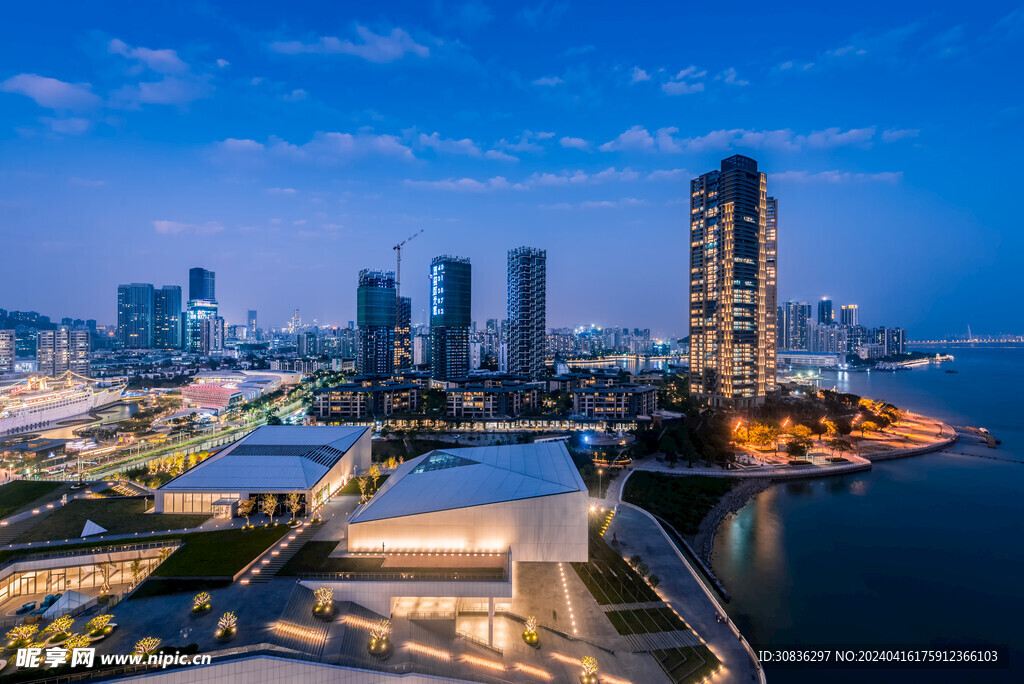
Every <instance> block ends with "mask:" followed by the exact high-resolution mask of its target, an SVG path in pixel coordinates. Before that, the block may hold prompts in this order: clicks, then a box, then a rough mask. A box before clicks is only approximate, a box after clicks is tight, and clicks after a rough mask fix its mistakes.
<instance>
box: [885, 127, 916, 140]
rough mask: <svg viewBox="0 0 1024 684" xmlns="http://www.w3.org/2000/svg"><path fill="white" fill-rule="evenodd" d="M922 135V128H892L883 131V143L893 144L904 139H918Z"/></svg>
mask: <svg viewBox="0 0 1024 684" xmlns="http://www.w3.org/2000/svg"><path fill="white" fill-rule="evenodd" d="M920 133H921V129H920V128H890V129H888V130H885V131H882V142H887V143H891V142H896V141H897V140H903V139H904V138H916V137H917V136H918V135H919V134H920Z"/></svg>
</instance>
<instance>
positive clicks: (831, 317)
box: [818, 297, 836, 325]
mask: <svg viewBox="0 0 1024 684" xmlns="http://www.w3.org/2000/svg"><path fill="white" fill-rule="evenodd" d="M835 322H836V312H835V311H834V310H833V309H832V300H831V299H826V298H824V297H822V298H821V300H820V301H819V302H818V323H819V324H820V325H831V324H833V323H835Z"/></svg>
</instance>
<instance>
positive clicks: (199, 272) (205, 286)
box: [188, 267, 217, 302]
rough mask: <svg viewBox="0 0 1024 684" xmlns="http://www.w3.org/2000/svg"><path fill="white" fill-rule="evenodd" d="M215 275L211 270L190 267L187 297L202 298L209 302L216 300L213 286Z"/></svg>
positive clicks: (191, 298) (190, 298)
mask: <svg viewBox="0 0 1024 684" xmlns="http://www.w3.org/2000/svg"><path fill="white" fill-rule="evenodd" d="M215 281H216V277H215V274H214V272H213V271H207V270H206V269H205V268H198V267H197V268H190V269H189V270H188V298H189V300H193V299H202V300H205V301H209V302H215V301H217V293H216V289H215V287H214V283H215Z"/></svg>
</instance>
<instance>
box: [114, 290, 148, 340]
mask: <svg viewBox="0 0 1024 684" xmlns="http://www.w3.org/2000/svg"><path fill="white" fill-rule="evenodd" d="M155 324H156V311H155V303H154V294H153V286H152V285H150V284H149V283H131V284H130V285H118V286H117V343H118V346H120V347H121V348H122V349H149V348H150V347H152V346H153V334H154V330H155Z"/></svg>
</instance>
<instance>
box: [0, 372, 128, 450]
mask: <svg viewBox="0 0 1024 684" xmlns="http://www.w3.org/2000/svg"><path fill="white" fill-rule="evenodd" d="M124 388H125V384H124V382H123V381H115V382H111V383H106V382H104V383H103V384H101V383H100V382H98V381H96V380H90V379H89V378H83V377H82V376H80V375H75V374H73V373H65V374H64V375H62V376H60V377H59V378H46V377H32V378H28V379H25V380H21V381H20V382H17V383H14V384H12V385H7V386H5V387H0V436H2V435H13V434H17V433H19V432H26V431H29V430H39V429H42V428H44V427H46V426H47V425H49V424H50V423H53V422H56V421H59V420H64V419H66V418H71V417H74V416H80V415H83V414H86V413H88V412H90V411H92V410H93V409H96V408H99V407H100V406H105V405H107V404H110V403H113V402H115V401H117V400H118V399H120V398H121V396H122V395H123V393H124Z"/></svg>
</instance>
